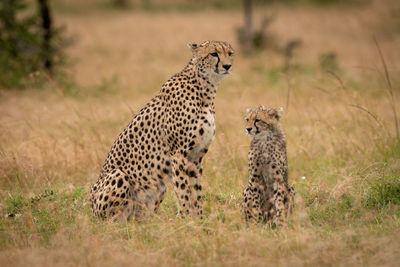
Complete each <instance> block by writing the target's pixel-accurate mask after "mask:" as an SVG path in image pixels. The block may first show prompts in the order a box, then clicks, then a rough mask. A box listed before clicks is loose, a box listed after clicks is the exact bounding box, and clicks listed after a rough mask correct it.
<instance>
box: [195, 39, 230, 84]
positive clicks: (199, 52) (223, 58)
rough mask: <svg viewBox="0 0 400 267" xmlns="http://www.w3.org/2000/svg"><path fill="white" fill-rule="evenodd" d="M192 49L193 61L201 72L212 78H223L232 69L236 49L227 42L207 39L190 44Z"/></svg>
mask: <svg viewBox="0 0 400 267" xmlns="http://www.w3.org/2000/svg"><path fill="white" fill-rule="evenodd" d="M188 46H189V48H190V49H191V50H192V54H193V56H192V62H193V63H194V64H195V65H197V67H198V70H199V72H200V73H201V74H202V75H204V76H206V77H209V78H211V79H217V80H221V79H222V78H224V77H226V76H227V75H228V74H230V73H231V71H232V64H233V57H234V51H233V48H232V46H231V45H230V44H229V43H227V42H221V41H205V42H203V43H201V44H193V43H189V44H188Z"/></svg>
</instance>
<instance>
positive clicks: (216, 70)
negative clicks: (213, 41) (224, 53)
mask: <svg viewBox="0 0 400 267" xmlns="http://www.w3.org/2000/svg"><path fill="white" fill-rule="evenodd" d="M217 58H218V62H217V65H215V72H216V73H219V71H218V64H219V62H220V61H221V60H220V59H219V55H218V53H217Z"/></svg>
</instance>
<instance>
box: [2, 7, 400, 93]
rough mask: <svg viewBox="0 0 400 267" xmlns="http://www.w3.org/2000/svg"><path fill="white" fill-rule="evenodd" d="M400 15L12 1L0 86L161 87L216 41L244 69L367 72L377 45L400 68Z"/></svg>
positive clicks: (392, 10)
mask: <svg viewBox="0 0 400 267" xmlns="http://www.w3.org/2000/svg"><path fill="white" fill-rule="evenodd" d="M399 14H400V11H399V4H398V1H394V0H384V1H374V0H347V1H344V0H231V1H229V0H204V1H195V0H165V1H161V0H86V1H78V0H76V1H75V0H54V1H50V0H37V1H34V0H4V1H2V3H1V4H0V30H1V35H0V48H1V50H0V51H1V54H0V60H1V66H2V69H3V70H2V72H1V74H0V86H1V87H2V88H3V89H14V88H27V87H32V86H34V87H37V86H38V84H37V83H38V82H39V83H40V86H41V85H42V83H43V82H48V81H49V80H51V81H55V82H61V84H59V85H60V87H61V88H62V89H63V90H67V91H68V90H73V89H72V88H69V87H71V86H73V85H72V83H76V84H75V87H76V88H74V89H75V90H81V89H82V88H83V87H86V86H93V85H99V84H101V83H104V82H107V81H110V82H111V81H115V82H118V84H119V85H120V86H122V87H129V88H131V89H133V88H137V87H149V86H148V85H152V86H153V85H154V86H156V85H157V84H160V82H162V81H163V79H165V78H166V77H168V73H171V74H172V73H174V72H177V71H179V69H180V68H181V67H182V65H183V64H184V62H185V60H186V59H187V58H188V57H189V56H190V55H189V53H188V52H187V51H185V45H186V43H187V42H189V41H191V42H202V41H203V40H209V39H216V40H226V41H229V42H231V43H232V45H233V46H234V47H235V49H236V50H237V51H238V54H239V56H240V57H241V58H243V62H241V63H240V65H239V68H246V67H247V68H248V67H250V68H251V66H248V65H249V64H250V65H251V64H252V63H250V62H251V59H253V58H254V57H257V58H258V59H259V60H258V62H259V63H260V66H262V67H264V68H276V69H277V70H283V71H288V70H289V69H290V68H296V67H310V66H316V67H320V68H322V69H327V68H330V69H332V68H333V69H335V70H339V69H346V71H351V72H353V73H357V72H358V73H359V72H360V68H362V67H363V66H364V67H367V66H369V67H371V62H373V61H374V56H375V54H374V53H373V51H374V41H373V39H374V38H376V39H377V40H378V41H379V44H380V46H382V49H383V50H385V53H386V57H387V59H386V60H389V61H396V60H398V59H399V53H400V52H399V49H396V45H397V48H398V42H399V32H400V18H399V17H400V15H399ZM239 60H241V59H239ZM390 63H391V62H388V64H390ZM254 64H256V63H254ZM254 64H253V65H254ZM254 68H256V69H257V67H254V66H253V70H254ZM165 70H168V71H167V72H165ZM149 72H151V75H148V74H146V75H143V74H144V73H149ZM237 73H238V75H240V73H241V72H239V71H238V72H237ZM151 82H154V84H149V83H151ZM33 83H36V84H35V85H33ZM63 83H66V84H63ZM145 85H146V86H145ZM78 87H79V88H78ZM125 89H126V88H125Z"/></svg>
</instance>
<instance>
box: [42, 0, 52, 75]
mask: <svg viewBox="0 0 400 267" xmlns="http://www.w3.org/2000/svg"><path fill="white" fill-rule="evenodd" d="M39 7H40V16H41V18H42V29H43V45H42V49H43V57H44V67H45V68H46V70H47V71H49V72H50V73H51V72H52V68H53V61H52V52H53V51H52V47H51V37H52V19H51V14H50V8H49V4H48V1H47V0H39Z"/></svg>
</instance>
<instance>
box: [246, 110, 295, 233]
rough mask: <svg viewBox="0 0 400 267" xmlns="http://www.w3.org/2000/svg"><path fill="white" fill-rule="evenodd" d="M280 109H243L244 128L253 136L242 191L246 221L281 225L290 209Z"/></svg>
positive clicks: (290, 193) (291, 191) (289, 192)
mask: <svg viewBox="0 0 400 267" xmlns="http://www.w3.org/2000/svg"><path fill="white" fill-rule="evenodd" d="M281 114H282V109H279V110H278V109H274V108H267V107H264V106H259V107H257V108H254V109H248V110H247V116H246V132H247V134H248V135H250V136H252V137H253V140H252V141H251V145H250V151H249V155H248V162H249V174H250V177H249V182H248V185H247V187H246V188H245V190H244V193H243V197H244V199H243V202H242V205H241V208H242V212H243V214H244V217H245V219H246V221H248V222H249V221H253V222H258V223H262V222H263V223H268V224H275V225H276V226H281V225H283V224H284V223H285V218H286V217H287V216H288V215H289V214H290V213H291V209H292V205H293V201H294V195H295V191H294V189H293V187H292V186H291V185H289V183H288V162H287V155H286V140H285V135H284V133H283V132H282V130H281V126H280V118H281Z"/></svg>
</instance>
